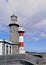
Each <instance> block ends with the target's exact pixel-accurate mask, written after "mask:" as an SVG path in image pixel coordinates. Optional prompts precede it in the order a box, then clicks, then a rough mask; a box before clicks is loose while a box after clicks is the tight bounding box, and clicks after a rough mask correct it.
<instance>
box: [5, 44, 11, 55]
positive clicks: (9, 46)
mask: <svg viewBox="0 0 46 65" xmlns="http://www.w3.org/2000/svg"><path fill="white" fill-rule="evenodd" d="M6 46H8V55H12V45H10V44H7V43H6V44H5V55H7V54H6ZM10 46H11V54H10Z"/></svg>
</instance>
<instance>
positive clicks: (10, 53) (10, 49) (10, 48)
mask: <svg viewBox="0 0 46 65" xmlns="http://www.w3.org/2000/svg"><path fill="white" fill-rule="evenodd" d="M10 54H11V46H10Z"/></svg>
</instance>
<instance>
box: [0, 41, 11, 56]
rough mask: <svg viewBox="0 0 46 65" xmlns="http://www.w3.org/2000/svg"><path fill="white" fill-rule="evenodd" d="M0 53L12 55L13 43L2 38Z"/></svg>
mask: <svg viewBox="0 0 46 65" xmlns="http://www.w3.org/2000/svg"><path fill="white" fill-rule="evenodd" d="M0 55H12V44H11V42H10V41H7V40H0Z"/></svg>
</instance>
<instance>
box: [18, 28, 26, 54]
mask: <svg viewBox="0 0 46 65" xmlns="http://www.w3.org/2000/svg"><path fill="white" fill-rule="evenodd" d="M18 32H19V53H20V54H24V53H25V50H24V38H23V37H24V32H25V31H24V29H23V27H19V30H18Z"/></svg>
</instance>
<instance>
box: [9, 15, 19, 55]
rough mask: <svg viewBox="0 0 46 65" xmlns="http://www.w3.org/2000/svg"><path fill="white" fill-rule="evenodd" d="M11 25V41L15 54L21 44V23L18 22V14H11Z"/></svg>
mask: <svg viewBox="0 0 46 65" xmlns="http://www.w3.org/2000/svg"><path fill="white" fill-rule="evenodd" d="M9 27H10V41H11V42H12V44H13V54H16V53H18V52H19V51H18V49H19V44H18V27H19V24H18V23H17V16H16V15H15V14H13V15H12V16H11V22H10V24H9Z"/></svg>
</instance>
